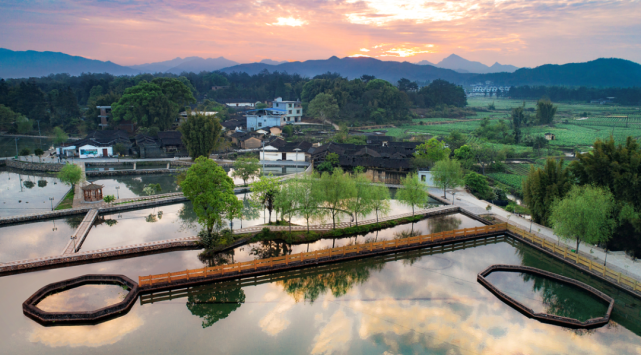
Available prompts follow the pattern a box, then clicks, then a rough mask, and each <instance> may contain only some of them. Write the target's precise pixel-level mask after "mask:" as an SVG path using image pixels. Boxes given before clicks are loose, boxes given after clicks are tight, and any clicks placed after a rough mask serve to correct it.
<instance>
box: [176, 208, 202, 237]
mask: <svg viewBox="0 0 641 355" xmlns="http://www.w3.org/2000/svg"><path fill="white" fill-rule="evenodd" d="M178 220H179V222H180V228H179V229H178V231H180V232H183V231H186V230H189V229H196V227H197V226H198V216H196V212H194V209H193V207H192V205H191V203H190V202H189V203H185V204H184V205H183V206H182V207H181V208H180V210H178Z"/></svg>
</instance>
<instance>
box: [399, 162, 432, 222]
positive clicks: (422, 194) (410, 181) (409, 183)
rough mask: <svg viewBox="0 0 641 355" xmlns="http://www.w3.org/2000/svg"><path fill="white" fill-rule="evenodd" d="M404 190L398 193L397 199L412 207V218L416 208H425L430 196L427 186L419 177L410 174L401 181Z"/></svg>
mask: <svg viewBox="0 0 641 355" xmlns="http://www.w3.org/2000/svg"><path fill="white" fill-rule="evenodd" d="M401 185H402V186H403V188H401V189H398V191H396V199H397V200H398V201H399V202H401V203H402V204H404V205H407V206H412V216H413V215H414V207H415V206H423V205H424V204H425V203H426V202H427V198H428V196H429V194H428V193H427V186H425V184H423V183H422V182H421V181H419V179H418V175H416V174H413V173H410V174H407V176H405V177H404V178H402V179H401Z"/></svg>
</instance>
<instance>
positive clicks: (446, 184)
mask: <svg viewBox="0 0 641 355" xmlns="http://www.w3.org/2000/svg"><path fill="white" fill-rule="evenodd" d="M432 180H433V181H434V184H435V185H436V187H440V188H442V189H443V198H447V197H446V195H445V190H446V189H452V188H455V187H458V186H461V185H463V184H464V183H465V181H464V180H463V168H461V163H459V161H458V160H453V159H450V158H449V157H447V158H445V159H443V160H440V161H437V162H436V164H434V167H433V168H432Z"/></svg>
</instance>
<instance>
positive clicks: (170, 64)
mask: <svg viewBox="0 0 641 355" xmlns="http://www.w3.org/2000/svg"><path fill="white" fill-rule="evenodd" d="M196 58H198V57H187V58H180V57H177V58H174V59H172V60H166V61H164V62H154V63H145V64H137V65H130V66H129V68H132V69H136V70H140V71H141V72H143V73H164V72H166V71H167V70H169V69H171V68H174V67H177V66H179V65H180V64H182V63H184V62H187V61H190V60H192V59H196Z"/></svg>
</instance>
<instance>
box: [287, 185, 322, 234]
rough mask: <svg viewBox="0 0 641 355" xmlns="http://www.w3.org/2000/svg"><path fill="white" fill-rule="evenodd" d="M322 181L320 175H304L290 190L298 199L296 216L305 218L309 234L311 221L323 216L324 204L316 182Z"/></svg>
mask: <svg viewBox="0 0 641 355" xmlns="http://www.w3.org/2000/svg"><path fill="white" fill-rule="evenodd" d="M319 179H320V176H319V175H318V173H313V174H310V175H308V174H304V175H303V176H302V177H301V178H300V179H296V180H295V181H294V182H293V184H292V185H290V189H292V191H293V193H294V196H295V198H296V204H297V209H296V214H297V215H298V216H300V217H303V218H305V221H306V222H307V233H309V221H310V220H312V219H315V218H317V217H320V216H321V215H322V213H321V209H320V208H319V206H320V204H321V203H322V202H321V201H322V198H321V196H320V188H319V185H318V184H316V182H317V181H318V180H319Z"/></svg>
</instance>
